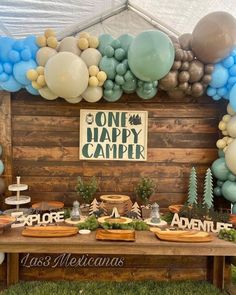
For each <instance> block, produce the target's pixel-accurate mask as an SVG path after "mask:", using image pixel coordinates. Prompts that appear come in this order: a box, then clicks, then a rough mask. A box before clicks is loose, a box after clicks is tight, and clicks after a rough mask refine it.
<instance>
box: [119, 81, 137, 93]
mask: <svg viewBox="0 0 236 295" xmlns="http://www.w3.org/2000/svg"><path fill="white" fill-rule="evenodd" d="M136 87H137V79H136V78H134V79H132V80H128V81H125V84H123V85H122V89H123V90H124V92H125V93H133V92H135V89H136Z"/></svg>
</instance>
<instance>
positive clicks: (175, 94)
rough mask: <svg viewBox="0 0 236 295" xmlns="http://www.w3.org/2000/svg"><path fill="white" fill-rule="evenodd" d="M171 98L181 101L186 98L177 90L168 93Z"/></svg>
mask: <svg viewBox="0 0 236 295" xmlns="http://www.w3.org/2000/svg"><path fill="white" fill-rule="evenodd" d="M167 93H168V95H169V97H171V98H174V99H180V98H184V97H185V93H184V92H183V91H182V90H180V89H175V90H171V91H168V92H167Z"/></svg>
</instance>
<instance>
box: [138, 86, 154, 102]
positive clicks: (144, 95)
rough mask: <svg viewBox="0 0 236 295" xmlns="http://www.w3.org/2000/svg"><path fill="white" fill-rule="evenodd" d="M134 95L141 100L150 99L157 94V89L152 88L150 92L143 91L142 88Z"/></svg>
mask: <svg viewBox="0 0 236 295" xmlns="http://www.w3.org/2000/svg"><path fill="white" fill-rule="evenodd" d="M136 93H137V95H138V96H139V97H141V98H142V99H151V98H153V97H154V96H155V95H156V94H157V88H156V87H153V88H152V89H151V90H145V89H144V88H142V87H139V88H137V90H136Z"/></svg>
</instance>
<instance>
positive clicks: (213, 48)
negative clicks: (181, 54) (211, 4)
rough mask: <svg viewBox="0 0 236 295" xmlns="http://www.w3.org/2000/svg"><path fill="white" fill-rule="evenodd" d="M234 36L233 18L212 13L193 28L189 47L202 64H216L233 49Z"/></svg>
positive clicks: (234, 21) (221, 13) (234, 22)
mask: <svg viewBox="0 0 236 295" xmlns="http://www.w3.org/2000/svg"><path fill="white" fill-rule="evenodd" d="M235 36H236V20H235V18H234V17H233V16H232V15H231V14H229V13H227V12H223V11H217V12H212V13H210V14H208V15H206V16H204V17H203V18H202V19H201V20H200V21H199V22H198V23H197V25H196V26H195V28H194V30H193V33H192V42H191V47H192V50H193V52H194V53H195V56H196V57H197V58H198V59H199V60H201V61H202V62H204V63H216V62H218V61H219V60H221V59H222V58H224V57H226V56H227V55H228V54H229V53H230V51H231V50H232V49H233V46H234V43H235Z"/></svg>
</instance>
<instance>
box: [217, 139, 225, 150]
mask: <svg viewBox="0 0 236 295" xmlns="http://www.w3.org/2000/svg"><path fill="white" fill-rule="evenodd" d="M216 146H217V148H218V149H221V150H223V149H224V148H225V147H226V142H225V141H224V140H223V139H219V140H217V142H216Z"/></svg>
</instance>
